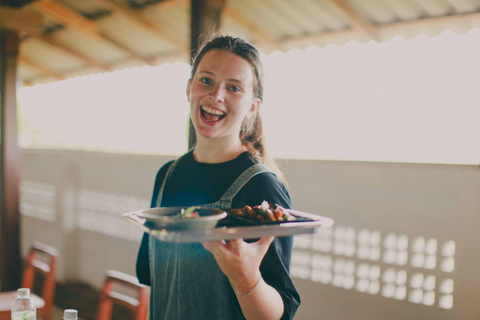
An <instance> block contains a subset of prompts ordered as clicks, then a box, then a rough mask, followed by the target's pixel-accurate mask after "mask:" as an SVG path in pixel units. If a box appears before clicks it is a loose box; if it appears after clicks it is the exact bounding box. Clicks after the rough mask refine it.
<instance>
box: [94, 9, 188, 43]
mask: <svg viewBox="0 0 480 320" xmlns="http://www.w3.org/2000/svg"><path fill="white" fill-rule="evenodd" d="M94 1H95V2H97V3H99V4H101V5H103V6H104V7H105V8H107V9H108V10H109V11H110V12H112V13H113V14H118V15H121V16H123V17H124V18H126V19H129V20H132V21H134V22H135V23H136V24H139V25H141V26H142V27H143V28H145V29H147V30H148V31H150V32H151V33H153V34H155V35H157V36H158V37H159V38H161V39H162V40H163V41H165V42H167V43H169V44H170V45H171V46H173V47H174V48H175V49H176V50H177V51H179V52H185V51H188V46H186V45H185V44H184V43H183V41H181V40H180V39H178V38H177V37H174V36H172V35H170V34H169V33H168V32H166V31H165V30H163V29H161V28H160V27H159V26H157V25H156V24H154V23H153V22H151V21H149V20H146V19H145V18H144V17H143V14H142V13H141V12H138V11H136V10H133V9H131V8H130V7H129V6H128V5H126V4H125V3H116V2H114V1H112V0H94Z"/></svg>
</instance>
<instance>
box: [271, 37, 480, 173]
mask: <svg viewBox="0 0 480 320" xmlns="http://www.w3.org/2000/svg"><path fill="white" fill-rule="evenodd" d="M478 56H480V29H474V30H472V31H471V32H469V33H468V34H467V35H458V36H457V35H455V34H453V33H452V32H444V33H443V34H442V35H440V36H439V37H436V38H428V37H426V36H425V35H420V36H418V37H417V38H415V39H413V40H404V39H402V38H399V37H397V38H394V39H392V40H391V41H389V42H384V43H381V44H378V43H376V42H373V41H371V42H369V43H367V44H364V45H360V44H357V43H349V44H347V45H346V46H344V47H336V46H329V47H327V48H325V49H322V50H318V49H316V48H309V49H307V50H306V51H304V52H292V53H290V54H287V55H284V54H280V53H275V54H272V55H271V56H270V57H269V59H268V60H266V66H265V69H266V71H265V73H266V75H267V77H268V78H267V88H266V90H265V91H266V97H265V103H264V106H263V113H264V118H265V126H266V130H267V133H268V134H269V137H274V138H270V139H269V140H268V143H269V148H270V150H271V154H272V155H273V156H275V157H285V158H290V157H299V158H312V159H342V160H369V161H394V162H397V161H398V162H430V163H463V164H466V163H474V164H478V163H480V149H479V148H478V147H477V144H478V143H477V137H478V135H479V133H480V131H479V126H478V121H477V119H479V118H480V108H479V107H478V106H479V103H480V90H478V88H479V87H480V78H479V77H478V70H480V60H479V59H478Z"/></svg>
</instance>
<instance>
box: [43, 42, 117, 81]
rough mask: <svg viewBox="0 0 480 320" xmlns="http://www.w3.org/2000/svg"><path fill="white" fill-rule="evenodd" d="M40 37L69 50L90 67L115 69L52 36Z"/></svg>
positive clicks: (105, 69)
mask: <svg viewBox="0 0 480 320" xmlns="http://www.w3.org/2000/svg"><path fill="white" fill-rule="evenodd" d="M38 39H39V40H41V41H44V42H46V43H48V44H49V45H51V46H54V47H57V48H59V49H60V50H63V51H65V52H67V53H68V54H69V55H71V56H73V57H75V58H77V59H79V60H82V61H84V62H85V64H86V65H87V66H89V67H92V68H96V69H99V71H102V72H106V71H111V70H113V69H112V68H111V67H110V66H105V65H102V64H100V63H98V62H97V61H94V60H92V59H91V58H89V57H87V56H85V55H84V54H81V53H79V52H78V51H75V50H73V49H71V48H69V47H67V46H66V45H65V44H63V43H61V42H60V41H58V40H55V39H54V38H53V37H52V36H48V35H45V36H41V37H38Z"/></svg>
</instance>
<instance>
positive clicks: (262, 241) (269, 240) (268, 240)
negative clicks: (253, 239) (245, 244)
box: [257, 236, 275, 251]
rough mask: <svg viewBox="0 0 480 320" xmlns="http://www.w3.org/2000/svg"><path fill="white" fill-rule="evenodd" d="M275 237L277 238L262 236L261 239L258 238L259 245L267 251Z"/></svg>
mask: <svg viewBox="0 0 480 320" xmlns="http://www.w3.org/2000/svg"><path fill="white" fill-rule="evenodd" d="M273 239H275V237H274V236H269V237H262V238H260V240H258V242H257V245H258V247H259V248H263V249H265V251H267V250H268V248H269V247H270V245H271V244H272V242H273Z"/></svg>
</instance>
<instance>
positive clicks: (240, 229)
mask: <svg viewBox="0 0 480 320" xmlns="http://www.w3.org/2000/svg"><path fill="white" fill-rule="evenodd" d="M139 211H140V210H138V211H133V212H127V213H124V214H123V218H124V219H125V220H127V221H129V222H131V223H133V224H134V225H136V226H137V227H139V228H140V229H142V230H143V231H144V232H146V233H148V234H150V235H152V236H154V237H155V238H157V239H158V240H160V241H163V242H175V243H186V242H202V241H212V240H230V239H235V238H243V239H258V238H260V237H263V236H293V235H300V234H313V233H316V232H318V230H319V229H320V228H329V227H331V226H332V225H333V224H334V220H333V219H331V218H328V217H324V216H319V215H315V214H311V213H306V212H301V211H298V210H293V209H287V211H289V212H290V213H292V214H295V215H297V216H301V217H305V218H308V219H311V221H300V222H296V221H288V222H281V223H278V224H261V225H246V226H235V227H225V226H223V227H215V228H209V229H190V230H172V229H168V230H167V229H152V228H150V227H149V226H146V225H145V222H146V220H145V219H144V218H142V217H140V216H138V212H139Z"/></svg>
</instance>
